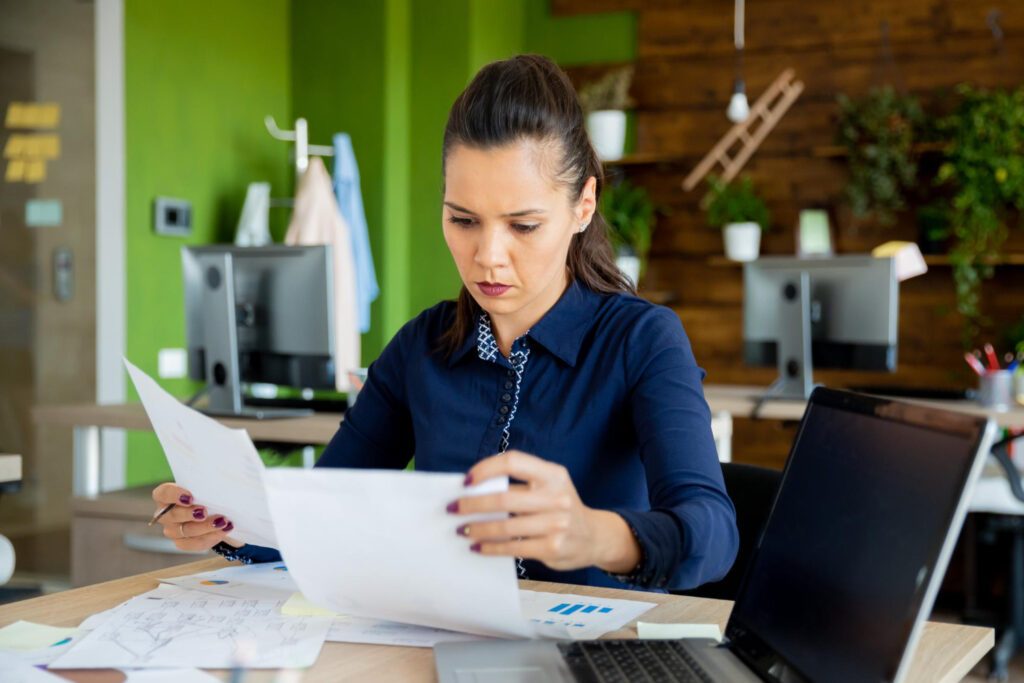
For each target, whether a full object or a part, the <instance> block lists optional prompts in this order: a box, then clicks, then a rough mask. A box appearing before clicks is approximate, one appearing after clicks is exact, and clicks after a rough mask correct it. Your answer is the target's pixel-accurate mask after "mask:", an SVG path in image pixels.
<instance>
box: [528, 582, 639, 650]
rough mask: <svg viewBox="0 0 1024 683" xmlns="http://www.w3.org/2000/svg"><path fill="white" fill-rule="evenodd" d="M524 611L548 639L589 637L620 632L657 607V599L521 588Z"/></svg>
mask: <svg viewBox="0 0 1024 683" xmlns="http://www.w3.org/2000/svg"><path fill="white" fill-rule="evenodd" d="M520 597H521V599H522V603H523V613H524V614H525V615H526V617H527V618H528V619H530V621H531V622H532V623H534V624H535V626H536V627H537V629H538V632H539V633H541V634H542V635H544V636H545V637H549V638H570V639H572V640H590V639H593V638H600V637H601V636H603V635H604V634H606V633H611V632H612V631H617V630H619V629H620V628H623V627H624V626H625V625H626V624H628V623H629V622H631V621H633V620H634V619H636V618H637V617H639V616H640V615H641V614H643V613H644V612H647V611H648V610H650V609H652V608H654V607H657V603H654V602H642V601H639V600H613V599H611V598H595V597H593V596H586V595H574V594H572V593H544V592H541V591H526V590H524V591H520Z"/></svg>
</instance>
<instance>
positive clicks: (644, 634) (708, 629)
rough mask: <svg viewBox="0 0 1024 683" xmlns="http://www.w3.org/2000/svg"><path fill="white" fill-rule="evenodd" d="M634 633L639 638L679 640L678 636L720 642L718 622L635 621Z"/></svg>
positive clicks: (720, 633) (720, 635)
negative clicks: (665, 622)
mask: <svg viewBox="0 0 1024 683" xmlns="http://www.w3.org/2000/svg"><path fill="white" fill-rule="evenodd" d="M636 635H637V637H638V638H640V639H641V640H679V639H680V638H710V639H712V640H717V641H718V642H722V630H721V629H720V628H718V624H654V623H651V622H647V621H638V622H636Z"/></svg>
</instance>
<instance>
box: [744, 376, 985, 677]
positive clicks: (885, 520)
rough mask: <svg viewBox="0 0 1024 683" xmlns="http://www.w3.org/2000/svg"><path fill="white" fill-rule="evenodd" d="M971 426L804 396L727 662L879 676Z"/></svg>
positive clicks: (927, 562)
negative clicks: (734, 658) (738, 659)
mask: <svg viewBox="0 0 1024 683" xmlns="http://www.w3.org/2000/svg"><path fill="white" fill-rule="evenodd" d="M984 425H985V423H984V421H983V420H981V419H976V418H970V417H966V416H962V417H961V416H953V415H951V414H950V413H946V412H944V411H936V410H930V409H925V408H919V407H913V406H909V405H907V404H901V403H892V402H889V401H885V400H881V399H872V398H867V397H863V396H857V395H852V394H848V393H845V392H835V391H829V390H822V389H819V390H818V391H816V392H815V394H814V396H812V398H811V402H810V404H809V405H808V409H807V413H806V414H805V416H804V420H803V423H802V424H801V428H800V431H799V433H798V434H797V437H796V440H795V442H794V445H793V449H792V451H791V453H790V457H789V461H788V462H787V464H786V470H785V472H784V475H783V480H782V485H781V488H780V493H779V495H778V497H777V499H776V501H775V505H774V508H773V510H772V513H771V517H770V519H769V521H768V524H767V526H766V527H765V531H764V534H763V536H762V538H761V542H760V545H759V546H758V548H757V550H756V551H755V554H754V557H753V559H752V561H751V565H750V569H749V571H748V572H747V575H746V578H745V583H744V586H743V588H742V589H741V591H740V595H739V597H738V600H737V602H736V606H735V608H734V609H733V613H732V616H731V618H730V621H729V626H728V629H727V633H728V635H729V638H730V639H731V640H732V641H733V649H734V650H738V652H737V654H740V655H741V656H743V657H744V658H745V659H747V661H748V663H750V664H752V665H754V666H755V668H757V669H762V670H763V671H764V670H770V669H772V668H776V669H777V668H778V664H780V663H784V664H785V665H786V667H785V668H786V669H788V670H789V671H790V673H796V674H797V676H796V678H799V677H801V676H802V677H805V678H807V679H810V680H814V681H836V682H842V681H869V680H874V681H878V680H892V679H893V678H894V677H895V676H896V674H897V670H898V668H899V665H900V661H901V658H902V655H903V650H904V648H905V647H906V645H907V642H908V639H909V638H910V635H911V629H912V628H913V626H914V622H915V619H916V617H917V615H918V614H919V612H920V610H921V605H922V601H923V600H924V598H925V593H926V591H927V589H928V586H929V584H930V583H931V580H932V574H933V572H936V571H944V567H941V568H938V569H937V568H936V563H937V561H938V558H939V555H940V551H941V549H942V547H943V544H944V542H945V540H946V536H947V531H948V530H949V528H950V525H951V523H953V521H954V517H955V512H956V508H957V505H958V503H959V501H960V498H961V495H962V493H963V489H964V486H965V482H966V480H967V478H968V476H969V474H970V471H971V467H972V464H973V462H974V460H975V453H976V452H977V450H978V447H979V443H980V439H981V436H982V432H983V431H984ZM956 531H957V532H958V529H957V530H956ZM939 578H940V580H941V577H939ZM744 650H745V652H744ZM752 660H753V661H752ZM779 660H782V661H781V662H779ZM776 675H778V674H776Z"/></svg>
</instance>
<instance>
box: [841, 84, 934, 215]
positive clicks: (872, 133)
mask: <svg viewBox="0 0 1024 683" xmlns="http://www.w3.org/2000/svg"><path fill="white" fill-rule="evenodd" d="M838 99H839V130H838V134H837V142H838V143H839V144H840V145H842V146H843V147H844V148H845V149H846V153H847V164H848V167H849V172H850V180H849V182H848V183H847V185H846V197H847V199H848V200H849V202H850V206H851V208H852V209H853V213H854V215H855V216H857V217H858V218H867V217H874V218H876V219H877V220H878V222H879V223H881V224H883V225H891V224H892V223H893V222H894V221H895V213H896V212H897V211H899V210H901V209H903V208H904V207H905V206H906V199H905V197H906V193H907V191H908V190H909V189H910V188H912V187H913V185H914V182H915V180H916V177H917V163H916V161H915V159H914V156H913V150H912V148H913V145H914V141H915V138H916V136H917V134H918V131H919V129H920V127H921V125H922V122H923V120H924V114H923V113H922V110H921V104H920V102H919V101H918V100H917V98H916V97H913V96H909V95H900V94H898V93H896V91H895V90H893V89H892V88H891V87H888V86H886V87H884V88H876V89H874V90H872V91H871V92H870V93H869V94H868V95H866V96H865V97H862V98H859V99H851V98H849V97H846V96H845V95H840V96H839V98H838Z"/></svg>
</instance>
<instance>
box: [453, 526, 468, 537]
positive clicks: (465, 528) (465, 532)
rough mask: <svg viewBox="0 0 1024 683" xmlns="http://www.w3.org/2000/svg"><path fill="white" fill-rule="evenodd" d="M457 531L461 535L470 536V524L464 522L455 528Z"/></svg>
mask: <svg viewBox="0 0 1024 683" xmlns="http://www.w3.org/2000/svg"><path fill="white" fill-rule="evenodd" d="M455 533H457V534H458V535H459V536H469V525H468V524H463V525H462V526H460V527H459V528H458V529H456V530H455Z"/></svg>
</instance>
